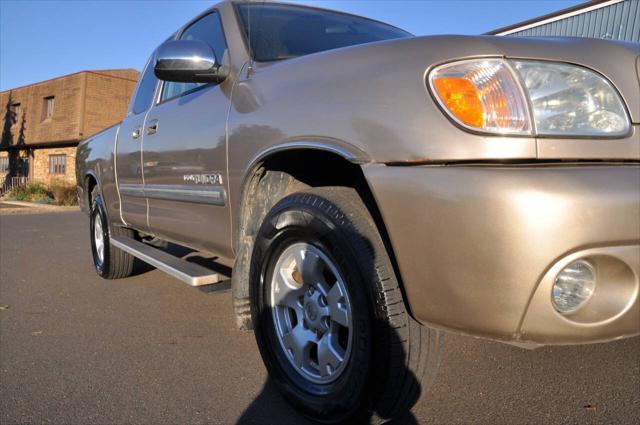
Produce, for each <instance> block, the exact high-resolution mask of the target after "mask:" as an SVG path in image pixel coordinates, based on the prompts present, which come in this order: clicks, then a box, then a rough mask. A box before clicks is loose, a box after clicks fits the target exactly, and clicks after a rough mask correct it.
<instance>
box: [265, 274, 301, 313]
mask: <svg viewBox="0 0 640 425" xmlns="http://www.w3.org/2000/svg"><path fill="white" fill-rule="evenodd" d="M288 273H289V271H288V269H281V270H279V271H278V272H277V273H276V276H275V288H274V291H273V292H272V296H273V306H272V307H275V306H278V305H281V306H285V307H289V308H292V309H294V310H296V313H298V310H300V309H301V308H302V307H301V306H300V305H299V304H298V299H299V298H300V297H302V296H303V295H304V291H305V289H306V285H302V286H300V287H297V288H296V287H295V286H294V285H297V284H296V282H294V281H293V279H291V277H290V276H287V274H288Z"/></svg>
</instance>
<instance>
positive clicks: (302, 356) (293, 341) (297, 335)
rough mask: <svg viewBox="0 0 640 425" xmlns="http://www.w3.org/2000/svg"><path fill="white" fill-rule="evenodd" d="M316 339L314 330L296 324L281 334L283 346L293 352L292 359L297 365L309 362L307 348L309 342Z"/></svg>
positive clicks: (313, 341) (309, 347) (309, 344)
mask: <svg viewBox="0 0 640 425" xmlns="http://www.w3.org/2000/svg"><path fill="white" fill-rule="evenodd" d="M316 341H317V337H316V334H315V332H312V331H310V330H308V329H304V328H303V327H302V326H301V325H298V326H296V327H295V328H293V329H292V330H291V331H290V332H288V333H286V334H285V335H283V336H282V342H283V343H284V346H285V347H286V348H287V349H288V350H290V351H291V354H293V361H294V363H295V365H296V366H298V367H305V366H307V365H308V364H309V350H310V349H311V344H312V343H315V342H316Z"/></svg>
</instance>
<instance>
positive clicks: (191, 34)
mask: <svg viewBox="0 0 640 425" xmlns="http://www.w3.org/2000/svg"><path fill="white" fill-rule="evenodd" d="M180 40H200V41H204V42H205V43H207V44H208V45H209V46H211V48H212V49H213V51H214V53H215V54H216V58H217V60H219V61H220V60H222V57H223V56H224V52H225V50H226V49H227V43H226V42H225V40H224V33H223V32H222V24H221V23H220V18H219V17H218V14H217V13H216V12H213V13H210V14H208V15H207V16H205V17H203V18H202V19H200V20H198V21H196V22H194V23H193V24H192V25H191V26H190V27H188V28H187V29H186V30H184V32H183V33H182V35H181V36H180ZM202 85H204V83H176V82H170V81H165V83H164V84H163V87H162V96H161V100H166V99H171V98H172V97H176V96H180V95H181V94H182V93H185V92H187V91H189V90H193V89H195V88H197V87H200V86H202Z"/></svg>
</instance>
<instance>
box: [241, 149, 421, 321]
mask: <svg viewBox="0 0 640 425" xmlns="http://www.w3.org/2000/svg"><path fill="white" fill-rule="evenodd" d="M324 186H344V187H350V188H353V189H355V190H356V192H357V193H358V195H359V196H360V199H361V200H362V202H363V203H364V205H365V207H366V208H367V209H368V211H369V213H370V214H371V216H372V218H373V220H374V223H375V225H376V227H377V230H378V232H379V233H380V236H381V237H382V240H383V242H384V245H385V248H386V250H387V253H388V255H389V258H390V259H391V263H392V265H393V269H394V272H395V274H396V276H397V278H398V281H399V284H400V288H401V291H402V292H403V295H404V300H405V306H406V308H407V311H408V312H409V314H411V310H410V306H409V305H408V303H407V302H406V300H407V297H406V294H405V293H404V292H405V291H404V284H403V282H402V276H401V274H400V270H399V267H398V262H397V261H396V258H395V254H394V252H393V249H392V246H391V242H390V238H389V235H388V233H387V230H386V226H385V224H384V221H383V219H382V215H381V213H380V210H379V209H378V207H377V203H376V201H375V199H374V196H373V193H372V192H371V190H370V188H369V185H368V183H367V181H366V179H365V177H364V173H363V172H362V168H361V166H360V165H358V164H354V163H352V162H349V161H348V160H347V159H345V158H343V157H341V156H339V155H337V154H335V153H332V152H325V151H318V150H309V149H307V150H290V151H284V152H279V153H276V154H273V155H272V156H270V157H268V158H266V159H265V160H264V161H263V162H262V163H261V164H259V165H258V166H257V167H255V169H254V170H253V171H252V173H251V175H250V176H249V177H248V178H247V180H246V184H245V187H244V189H243V195H242V201H241V207H240V216H239V226H238V227H237V234H236V246H237V247H238V249H239V250H238V251H237V252H238V257H237V260H236V265H235V267H234V269H236V268H238V269H240V270H234V274H236V272H237V273H238V274H237V275H236V277H237V279H236V283H234V285H233V286H234V288H233V289H234V296H235V297H238V298H244V297H245V296H248V288H241V286H243V285H242V284H243V283H247V281H248V279H243V278H241V277H240V276H239V275H244V274H245V273H247V276H248V265H249V258H250V251H251V250H252V246H253V240H254V237H255V235H256V233H257V231H258V229H259V227H260V226H259V225H260V223H261V220H262V218H263V217H264V216H265V215H266V214H267V213H268V211H269V210H270V209H271V207H273V205H275V203H276V202H278V201H279V200H280V199H282V198H283V197H284V196H286V195H289V194H291V193H294V192H296V191H300V190H304V189H305V188H309V187H324ZM238 259H239V260H238ZM245 269H246V270H245ZM238 301H240V300H239V299H238ZM234 302H235V301H234ZM236 314H237V315H241V313H240V311H239V309H238V308H237V309H236ZM237 318H238V319H239V323H240V322H242V320H240V317H237ZM245 322H246V319H245ZM240 327H244V326H240ZM248 327H250V325H249V326H248Z"/></svg>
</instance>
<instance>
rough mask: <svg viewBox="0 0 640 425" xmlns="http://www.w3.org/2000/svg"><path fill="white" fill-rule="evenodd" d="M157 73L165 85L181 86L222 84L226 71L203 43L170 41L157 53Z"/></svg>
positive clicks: (209, 48)
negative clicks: (165, 82)
mask: <svg viewBox="0 0 640 425" xmlns="http://www.w3.org/2000/svg"><path fill="white" fill-rule="evenodd" d="M154 73H155V74H156V77H158V78H159V79H160V80H163V81H175V82H179V83H221V82H222V81H223V80H224V79H225V77H226V72H224V70H223V67H222V66H220V64H219V63H218V61H217V60H216V55H215V53H214V52H213V49H212V48H211V47H210V46H209V45H208V44H207V43H205V42H203V41H199V40H170V41H166V42H164V43H162V45H160V47H158V50H157V51H156V56H155V63H154Z"/></svg>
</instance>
